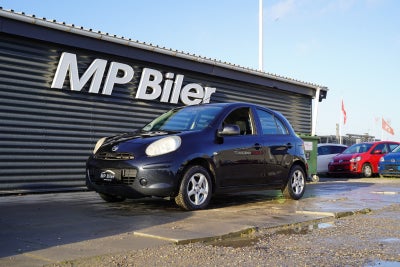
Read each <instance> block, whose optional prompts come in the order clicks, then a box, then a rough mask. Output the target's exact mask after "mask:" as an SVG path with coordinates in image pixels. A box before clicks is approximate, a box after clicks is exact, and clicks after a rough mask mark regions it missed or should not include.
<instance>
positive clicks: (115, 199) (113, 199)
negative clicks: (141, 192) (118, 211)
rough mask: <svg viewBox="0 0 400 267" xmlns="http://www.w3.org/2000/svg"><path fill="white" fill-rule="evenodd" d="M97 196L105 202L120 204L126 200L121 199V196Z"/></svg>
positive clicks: (101, 194)
mask: <svg viewBox="0 0 400 267" xmlns="http://www.w3.org/2000/svg"><path fill="white" fill-rule="evenodd" d="M99 196H100V197H101V198H102V199H103V200H104V201H107V202H111V203H112V202H122V201H124V200H125V199H126V198H124V197H121V196H112V195H108V194H103V193H99Z"/></svg>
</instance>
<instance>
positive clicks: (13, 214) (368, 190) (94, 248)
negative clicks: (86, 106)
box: [0, 178, 400, 266]
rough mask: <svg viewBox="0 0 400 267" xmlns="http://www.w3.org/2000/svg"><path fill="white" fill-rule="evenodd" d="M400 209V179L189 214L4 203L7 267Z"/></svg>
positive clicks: (2, 239) (53, 198) (357, 182)
mask: <svg viewBox="0 0 400 267" xmlns="http://www.w3.org/2000/svg"><path fill="white" fill-rule="evenodd" d="M395 203H397V204H398V203H400V179H381V178H373V179H329V178H328V179H321V180H320V182H318V183H309V184H307V189H306V194H305V195H304V197H303V198H302V199H301V200H299V201H294V200H285V199H283V198H282V195H281V193H280V192H279V191H263V192H251V193H249V192H247V193H243V194H230V195H223V196H216V197H215V198H213V200H212V203H211V205H210V207H209V209H207V210H202V211H195V212H187V211H182V210H180V209H179V208H178V207H177V206H176V205H175V203H174V202H172V201H169V200H166V199H161V198H146V199H140V200H128V201H125V202H123V203H106V202H104V201H103V200H102V199H101V198H100V197H99V196H98V195H97V194H96V193H94V192H69V193H51V194H32V195H15V196H1V197H0V212H1V217H0V229H1V230H0V266H43V265H46V264H51V263H55V262H60V261H66V260H73V259H77V258H84V257H91V256H96V255H104V254H112V253H121V252H125V251H130V250H135V249H142V248H149V247H157V246H160V245H163V244H166V243H176V244H183V243H188V242H195V241H203V240H212V239H219V238H224V237H230V236H235V235H240V234H242V233H249V232H252V231H257V230H260V229H267V228H272V227H281V226H287V225H291V224H296V223H301V222H314V221H323V220H329V218H332V217H336V218H337V217H342V216H351V215H352V214H354V213H357V212H366V211H368V210H376V209H381V208H383V207H386V206H389V205H392V204H395Z"/></svg>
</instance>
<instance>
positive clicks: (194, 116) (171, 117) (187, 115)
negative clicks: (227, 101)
mask: <svg viewBox="0 0 400 267" xmlns="http://www.w3.org/2000/svg"><path fill="white" fill-rule="evenodd" d="M220 111H221V108H220V107H210V106H201V107H199V106H193V107H185V108H182V109H175V110H171V111H168V112H167V113H164V114H162V115H161V116H159V117H158V118H156V119H155V120H153V121H152V122H151V123H149V124H148V125H146V126H145V127H144V128H143V129H142V130H143V131H193V130H201V129H204V128H205V127H207V126H208V125H209V124H210V123H211V122H212V121H213V120H214V119H215V117H216V115H217V114H218V113H219V112H220Z"/></svg>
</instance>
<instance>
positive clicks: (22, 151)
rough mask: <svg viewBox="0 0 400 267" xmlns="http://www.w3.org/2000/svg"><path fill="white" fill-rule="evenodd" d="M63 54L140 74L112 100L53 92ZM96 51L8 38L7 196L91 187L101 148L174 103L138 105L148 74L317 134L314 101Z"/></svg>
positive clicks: (3, 183)
mask: <svg viewBox="0 0 400 267" xmlns="http://www.w3.org/2000/svg"><path fill="white" fill-rule="evenodd" d="M62 52H72V53H75V54H78V55H79V56H78V64H79V69H80V70H85V69H87V67H88V66H89V65H90V63H91V62H92V61H93V60H94V59H95V58H103V59H106V60H108V61H112V60H115V61H117V62H124V63H126V64H129V65H130V66H132V67H133V68H134V69H135V77H134V79H133V80H132V81H131V82H130V83H129V84H128V85H126V86H115V87H114V90H113V93H112V95H110V96H108V95H101V94H92V93H88V89H87V87H88V85H87V86H86V87H85V88H84V89H82V91H81V92H73V91H71V90H70V89H69V83H68V81H65V84H64V88H63V89H52V88H51V82H52V79H53V76H54V73H55V70H56V68H57V64H58V60H59V58H60V55H61V53H62ZM163 63H164V65H155V64H151V65H150V64H149V65H145V64H146V63H144V62H139V61H135V60H133V59H125V58H121V57H117V56H113V55H109V54H99V53H97V54H96V53H95V52H93V51H88V50H79V49H76V48H71V47H62V46H60V45H55V44H51V43H44V42H38V41H34V40H28V39H26V38H17V37H12V36H9V35H4V34H0V149H1V153H0V190H3V191H5V190H16V189H18V190H24V189H27V190H51V189H56V188H64V189H65V188H76V187H81V186H84V182H85V181H84V178H85V161H86V159H87V157H88V156H89V154H90V153H91V150H92V148H93V147H94V144H95V142H96V141H97V140H98V139H99V138H101V137H103V136H109V135H112V134H116V133H120V132H126V131H132V130H134V129H138V128H140V127H142V126H143V125H144V124H145V123H146V122H149V121H150V120H151V119H152V118H154V117H155V116H157V115H158V114H160V113H162V112H164V111H166V110H168V109H170V108H171V107H172V106H174V105H172V104H168V103H160V102H154V101H153V102H151V101H140V100H137V99H134V97H133V96H134V95H135V93H136V91H135V90H136V88H137V83H138V80H139V77H140V76H139V75H140V72H141V69H142V68H143V67H152V68H156V69H158V70H160V71H163V72H164V71H172V72H174V71H175V72H179V73H181V74H184V75H185V82H187V83H189V82H199V81H201V82H203V83H207V86H212V87H216V88H217V92H216V93H215V94H214V95H213V96H212V99H211V102H238V101H240V102H246V101H247V102H253V103H258V104H261V105H264V106H267V107H270V108H272V109H275V110H278V111H281V112H282V113H283V114H284V115H285V116H286V117H287V118H288V119H289V120H290V121H291V123H292V125H293V126H294V128H295V130H296V131H298V132H302V133H309V132H310V129H311V99H310V98H309V96H305V95H300V94H299V95H296V94H293V92H292V93H291V92H285V91H282V90H277V89H274V88H265V87H261V86H260V85H259V84H258V85H257V84H253V85H252V84H250V83H244V82H238V81H234V80H228V79H225V78H218V77H215V76H208V75H204V74H202V75H200V74H198V73H195V72H192V71H188V70H184V69H174V68H173V67H168V69H167V70H166V69H165V68H166V65H165V62H163Z"/></svg>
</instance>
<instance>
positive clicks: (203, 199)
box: [175, 165, 212, 210]
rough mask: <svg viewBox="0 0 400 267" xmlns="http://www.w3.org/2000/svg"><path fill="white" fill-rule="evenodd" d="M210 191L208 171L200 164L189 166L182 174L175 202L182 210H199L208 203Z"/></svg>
mask: <svg viewBox="0 0 400 267" xmlns="http://www.w3.org/2000/svg"><path fill="white" fill-rule="evenodd" d="M211 193H212V184H211V178H210V173H209V172H208V171H207V170H206V169H205V168H204V167H202V166H199V165H195V166H191V167H189V168H188V169H187V170H186V171H185V173H184V175H183V178H182V181H181V184H180V186H179V193H178V195H177V196H176V197H175V203H176V204H177V205H178V206H180V207H181V208H182V209H184V210H201V209H204V208H206V207H207V206H208V204H209V203H210V200H211Z"/></svg>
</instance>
